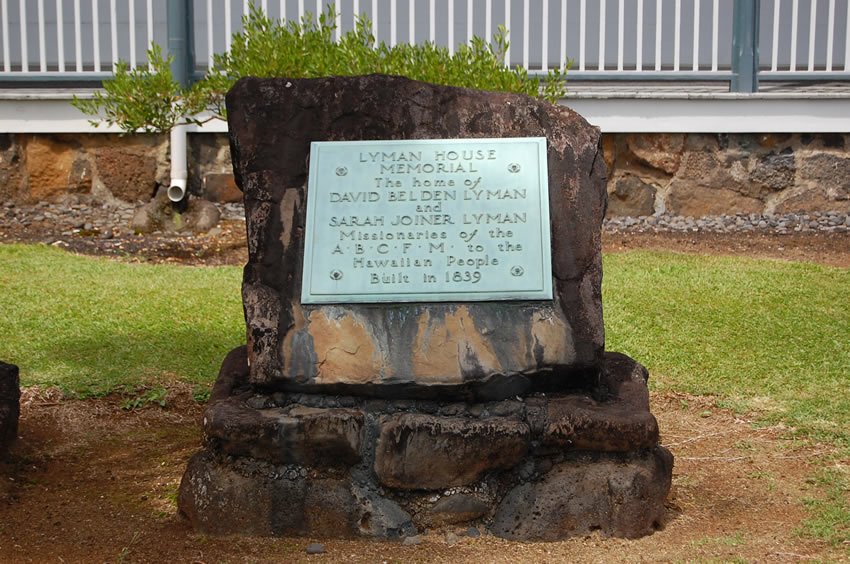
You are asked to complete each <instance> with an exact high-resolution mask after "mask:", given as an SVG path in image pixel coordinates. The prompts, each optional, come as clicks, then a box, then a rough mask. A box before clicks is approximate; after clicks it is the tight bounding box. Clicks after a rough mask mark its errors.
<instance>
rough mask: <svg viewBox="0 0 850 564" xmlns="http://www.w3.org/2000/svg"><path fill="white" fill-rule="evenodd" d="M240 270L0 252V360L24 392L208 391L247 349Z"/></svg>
mask: <svg viewBox="0 0 850 564" xmlns="http://www.w3.org/2000/svg"><path fill="white" fill-rule="evenodd" d="M240 283H241V270H240V269H239V268H232V267H231V268H202V267H177V266H167V265H149V264H127V263H120V262H117V261H110V260H104V259H97V258H90V257H80V256H74V255H71V254H68V253H67V252H64V251H62V250H58V249H54V248H50V247H44V246H22V245H2V246H0V295H2V296H3V298H2V299H0V360H3V361H5V362H13V363H15V364H17V365H19V366H20V368H21V379H22V383H23V385H25V386H31V385H34V384H38V385H41V386H59V387H60V388H62V389H63V390H66V391H67V392H70V393H73V394H77V395H81V396H89V395H99V394H103V393H108V392H111V391H116V390H132V389H134V388H136V387H138V386H156V385H159V384H163V383H168V382H170V381H173V380H174V379H177V380H180V381H183V382H187V383H191V384H204V385H206V384H208V383H209V382H210V381H211V380H212V379H214V378H215V376H216V375H217V374H218V367H219V365H220V363H221V360H222V359H223V358H224V355H225V354H226V353H227V351H229V350H230V349H231V348H233V347H235V346H237V345H239V344H242V343H244V342H245V329H244V322H243V320H242V305H241V297H240Z"/></svg>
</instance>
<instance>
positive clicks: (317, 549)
mask: <svg viewBox="0 0 850 564" xmlns="http://www.w3.org/2000/svg"><path fill="white" fill-rule="evenodd" d="M324 553H325V545H323V544H321V543H318V542H311V543H310V544H308V545H307V554H324Z"/></svg>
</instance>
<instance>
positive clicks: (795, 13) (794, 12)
mask: <svg viewBox="0 0 850 564" xmlns="http://www.w3.org/2000/svg"><path fill="white" fill-rule="evenodd" d="M799 12H800V3H799V2H798V0H791V62H790V63H789V65H788V70H791V71H795V70H797V20H798V19H799Z"/></svg>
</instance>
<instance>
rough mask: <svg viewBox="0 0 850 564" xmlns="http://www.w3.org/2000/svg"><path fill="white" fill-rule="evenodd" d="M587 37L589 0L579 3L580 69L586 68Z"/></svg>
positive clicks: (582, 0)
mask: <svg viewBox="0 0 850 564" xmlns="http://www.w3.org/2000/svg"><path fill="white" fill-rule="evenodd" d="M586 38H587V0H581V2H580V3H579V15H578V70H580V71H583V70H584V55H585V53H584V52H585V45H584V44H585V40H586Z"/></svg>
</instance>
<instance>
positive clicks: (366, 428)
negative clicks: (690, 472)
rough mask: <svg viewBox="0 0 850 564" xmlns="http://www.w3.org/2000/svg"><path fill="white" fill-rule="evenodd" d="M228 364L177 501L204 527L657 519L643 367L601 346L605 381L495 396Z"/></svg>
mask: <svg viewBox="0 0 850 564" xmlns="http://www.w3.org/2000/svg"><path fill="white" fill-rule="evenodd" d="M248 373H249V371H248V365H247V354H246V350H245V348H244V347H240V348H238V349H236V350H234V351H233V352H232V353H231V354H230V355H229V356H228V358H227V359H226V361H225V363H224V365H223V366H222V371H221V374H220V376H219V380H218V383H217V384H216V389H215V392H214V394H213V397H212V398H211V400H210V405H209V407H208V409H207V412H206V415H205V417H204V434H205V437H206V445H207V446H206V448H205V449H204V450H203V451H201V452H200V453H198V454H196V455H195V456H194V457H193V458H192V460H191V461H190V463H189V467H188V469H187V471H186V475H185V476H184V478H183V482H182V484H181V486H180V496H179V505H180V509H181V511H182V512H183V513H184V515H186V516H187V517H188V518H189V520H190V521H191V523H192V525H193V526H194V527H195V528H196V529H198V530H199V531H203V532H206V533H213V534H232V533H243V534H256V535H299V534H304V535H314V536H315V535H320V536H321V535H328V536H346V537H352V536H358V535H368V536H378V537H386V538H395V537H402V536H408V535H412V534H416V533H417V532H421V531H423V530H426V529H431V528H435V527H442V526H449V525H451V526H458V525H463V526H476V527H478V528H479V530H489V531H490V532H491V533H492V534H494V535H497V536H500V537H504V538H509V539H521V540H530V539H540V540H556V539H560V538H564V537H567V536H572V535H581V534H587V533H590V532H592V531H595V530H599V531H601V532H602V533H603V534H607V535H613V536H621V537H637V536H641V535H645V534H648V533H651V532H652V531H653V530H654V528H655V527H656V526H657V525H658V523H659V521H660V520H661V519H662V516H663V515H664V499H665V497H666V495H667V492H668V491H669V488H670V477H671V472H672V465H673V459H672V456H671V455H670V453H669V452H668V451H667V450H665V449H664V448H662V447H659V446H658V426H657V424H656V421H655V418H654V417H653V416H652V414H651V413H650V412H649V405H648V395H647V390H646V379H647V373H646V370H645V369H644V368H643V367H642V366H640V365H639V364H637V363H636V362H634V361H633V360H631V359H630V358H628V357H625V356H623V355H619V354H615V353H608V354H606V355H605V363H604V369H603V372H602V376H601V378H600V381H599V383H598V386H597V387H596V388H594V389H592V390H587V391H586V392H582V393H572V394H566V393H560V394H558V393H556V394H534V395H530V396H526V397H522V398H511V399H505V400H501V401H493V402H481V403H462V402H457V401H439V400H403V399H374V398H364V397H355V396H339V395H326V394H302V393H286V392H276V393H258V392H256V391H254V390H252V389H251V387H250V386H249V385H248Z"/></svg>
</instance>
